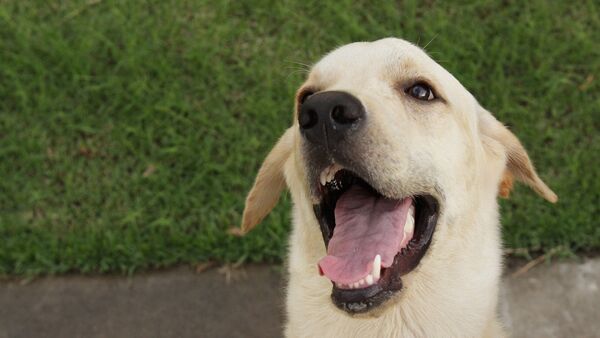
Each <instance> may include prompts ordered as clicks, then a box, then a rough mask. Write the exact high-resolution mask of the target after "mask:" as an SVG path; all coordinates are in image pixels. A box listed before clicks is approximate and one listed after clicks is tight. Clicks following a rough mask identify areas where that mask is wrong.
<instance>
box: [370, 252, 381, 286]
mask: <svg viewBox="0 0 600 338" xmlns="http://www.w3.org/2000/svg"><path fill="white" fill-rule="evenodd" d="M380 273H381V256H380V255H377V256H375V259H373V271H372V272H371V274H372V275H373V279H374V280H378V279H379V275H380Z"/></svg>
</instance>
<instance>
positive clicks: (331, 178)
mask: <svg viewBox="0 0 600 338" xmlns="http://www.w3.org/2000/svg"><path fill="white" fill-rule="evenodd" d="M334 177H335V173H334V172H333V170H331V167H329V171H328V172H327V183H329V182H331V181H333V178H334Z"/></svg>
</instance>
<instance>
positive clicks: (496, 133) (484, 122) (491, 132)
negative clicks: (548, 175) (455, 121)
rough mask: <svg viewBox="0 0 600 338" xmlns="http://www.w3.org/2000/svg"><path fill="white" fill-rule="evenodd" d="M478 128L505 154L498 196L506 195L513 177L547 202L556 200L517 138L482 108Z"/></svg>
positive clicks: (508, 192) (510, 188)
mask: <svg viewBox="0 0 600 338" xmlns="http://www.w3.org/2000/svg"><path fill="white" fill-rule="evenodd" d="M479 130H480V132H481V134H482V136H483V137H484V138H485V137H487V138H489V139H491V140H493V141H495V142H497V143H498V144H500V146H501V147H502V148H503V150H504V152H505V154H506V168H505V170H504V174H503V177H502V181H501V182H500V188H499V194H500V196H502V197H505V198H506V197H508V195H509V194H510V191H511V190H512V186H513V179H516V180H517V181H521V182H523V183H525V184H527V185H528V186H529V187H531V188H532V189H533V190H534V191H535V192H536V193H538V195H540V196H542V197H543V198H545V199H546V200H548V201H549V202H552V203H556V201H558V197H557V196H556V194H555V193H554V192H553V191H552V190H551V189H550V188H548V186H547V185H546V184H545V183H544V182H543V181H542V180H541V179H540V178H539V177H538V175H537V173H536V172H535V169H534V167H533V164H532V163H531V160H530V159H529V156H528V155H527V152H526V151H525V148H523V145H521V142H519V139H517V137H516V136H515V135H514V134H513V133H511V132H510V131H509V130H508V128H506V127H505V126H504V125H502V123H500V122H499V121H498V120H496V118H495V117H494V116H493V115H492V114H491V113H490V112H488V111H487V110H485V109H483V108H481V109H480V111H479ZM484 143H486V140H484Z"/></svg>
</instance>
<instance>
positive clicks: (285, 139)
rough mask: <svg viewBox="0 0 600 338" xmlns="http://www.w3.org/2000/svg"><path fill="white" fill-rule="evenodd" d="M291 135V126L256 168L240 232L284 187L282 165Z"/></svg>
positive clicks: (256, 220)
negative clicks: (257, 168) (258, 167)
mask: <svg viewBox="0 0 600 338" xmlns="http://www.w3.org/2000/svg"><path fill="white" fill-rule="evenodd" d="M293 135H294V134H293V131H292V128H289V129H288V130H286V131H285V133H284V134H283V136H281V138H280V139H279V141H277V143H276V144H275V146H274V147H273V149H271V152H269V155H267V158H265V160H264V162H263V164H262V166H261V167H260V169H259V170H258V174H257V175H256V180H255V181H254V186H253V187H252V189H251V190H250V192H249V193H248V197H246V207H245V208H244V214H243V216H242V225H241V230H242V234H245V233H247V232H248V231H250V230H252V228H254V227H255V226H256V225H257V224H258V223H260V222H261V221H262V220H263V218H265V216H267V215H268V214H269V212H271V210H272V209H273V207H275V205H276V204H277V201H278V200H279V196H280V195H281V192H282V191H283V188H285V177H284V176H283V165H284V164H285V162H286V161H287V159H288V158H289V156H290V154H291V151H292V147H293V143H294V142H293V141H294V140H293Z"/></svg>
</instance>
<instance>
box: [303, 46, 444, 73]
mask: <svg viewBox="0 0 600 338" xmlns="http://www.w3.org/2000/svg"><path fill="white" fill-rule="evenodd" d="M401 73H402V74H406V75H407V76H435V75H437V76H439V75H442V76H443V73H446V71H445V70H444V69H443V68H442V67H440V66H439V65H438V64H437V63H436V62H435V61H433V60H432V59H431V58H430V57H429V56H428V55H427V54H426V53H425V52H424V51H423V50H422V49H420V48H419V47H417V46H415V45H413V44H411V43H410V42H408V41H405V40H402V39H396V38H386V39H381V40H377V41H373V42H355V43H351V44H348V45H345V46H342V47H339V48H338V49H335V50H334V51H332V52H330V53H329V54H327V55H326V56H325V57H323V58H322V59H321V60H320V61H319V62H317V64H315V66H314V67H313V69H312V72H311V76H312V77H314V78H317V79H318V80H320V81H324V82H330V81H334V80H335V79H340V78H341V77H348V76H350V77H352V78H355V79H356V78H361V79H362V80H364V78H365V77H386V76H390V77H394V76H398V75H399V74H401Z"/></svg>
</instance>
